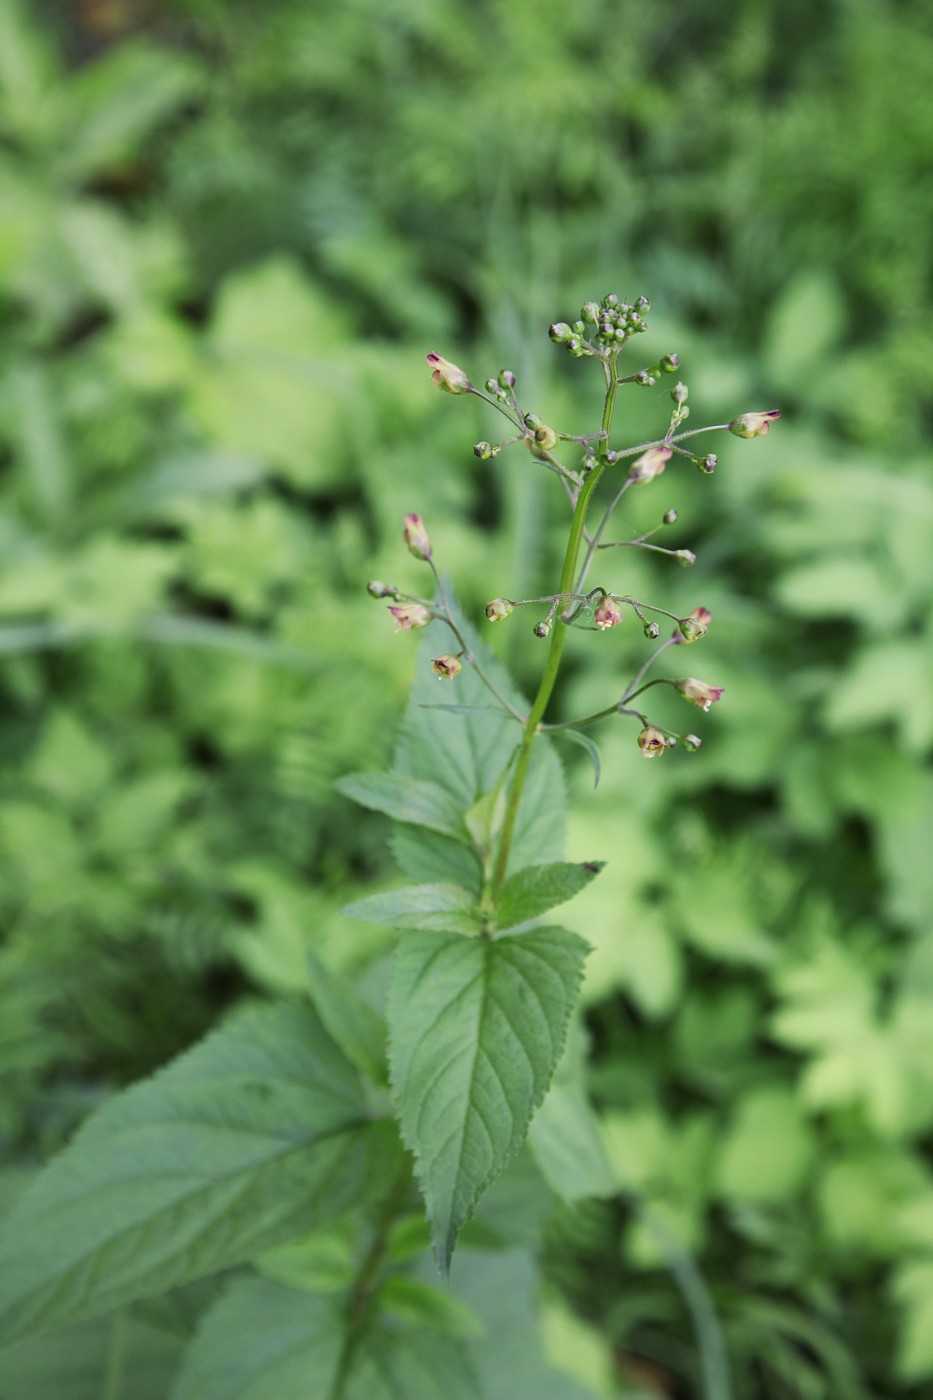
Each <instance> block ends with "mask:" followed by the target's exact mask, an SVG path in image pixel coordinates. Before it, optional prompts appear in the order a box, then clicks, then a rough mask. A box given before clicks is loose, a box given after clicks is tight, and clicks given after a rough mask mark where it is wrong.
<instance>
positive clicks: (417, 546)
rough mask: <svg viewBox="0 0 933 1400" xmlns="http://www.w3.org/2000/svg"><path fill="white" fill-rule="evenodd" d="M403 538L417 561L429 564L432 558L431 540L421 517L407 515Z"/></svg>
mask: <svg viewBox="0 0 933 1400" xmlns="http://www.w3.org/2000/svg"><path fill="white" fill-rule="evenodd" d="M402 538H403V539H404V541H405V543H406V544H407V545H408V548H409V550H410V552H411V553H412V554H413V555H414V556H415V558H416V559H423V560H424V561H425V562H427V561H428V560H429V559H430V558H431V540H430V537H429V535H428V532H427V530H426V529H425V528H424V521H423V520H422V519H421V516H420V515H406V516H405V528H404V530H403V531H402Z"/></svg>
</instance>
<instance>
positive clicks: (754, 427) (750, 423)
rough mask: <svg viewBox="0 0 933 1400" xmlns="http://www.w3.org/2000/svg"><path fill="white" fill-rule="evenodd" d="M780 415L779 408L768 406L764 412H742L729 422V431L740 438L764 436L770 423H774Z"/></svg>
mask: <svg viewBox="0 0 933 1400" xmlns="http://www.w3.org/2000/svg"><path fill="white" fill-rule="evenodd" d="M780 416H781V410H780V409H779V408H769V409H768V411H767V412H766V413H742V414H740V416H739V417H738V418H733V420H732V422H731V423H730V424H729V432H730V433H735V435H736V437H740V438H753V437H764V435H765V433H766V432H767V431H768V429H769V428H770V427H771V424H772V423H776V422H777V420H778V419H779V418H780Z"/></svg>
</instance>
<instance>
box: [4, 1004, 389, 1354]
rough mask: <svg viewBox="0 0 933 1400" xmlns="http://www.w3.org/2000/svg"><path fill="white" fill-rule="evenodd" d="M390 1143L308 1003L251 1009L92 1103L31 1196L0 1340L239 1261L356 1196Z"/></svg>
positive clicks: (18, 1235)
mask: <svg viewBox="0 0 933 1400" xmlns="http://www.w3.org/2000/svg"><path fill="white" fill-rule="evenodd" d="M392 1150H393V1148H392V1136H391V1130H390V1128H389V1125H388V1124H378V1123H372V1122H370V1121H368V1115H367V1110H366V1106H365V1103H364V1101H363V1098H362V1094H361V1089H360V1085H359V1081H358V1078H357V1075H356V1073H355V1071H354V1070H353V1067H352V1066H351V1065H350V1064H349V1062H348V1061H347V1060H346V1059H345V1057H344V1056H343V1055H342V1054H341V1053H340V1051H339V1050H338V1049H337V1047H336V1045H334V1043H333V1041H332V1040H331V1039H330V1037H329V1036H328V1035H327V1034H326V1033H325V1031H324V1029H323V1027H322V1026H321V1023H320V1021H319V1020H318V1018H317V1016H316V1015H315V1014H314V1013H313V1012H312V1011H311V1010H310V1009H308V1010H304V1009H301V1008H298V1007H286V1006H283V1007H276V1008H269V1009H265V1010H262V1011H260V1012H256V1013H252V1014H249V1015H246V1016H242V1017H239V1018H237V1019H236V1020H234V1021H232V1022H231V1023H229V1024H227V1025H225V1026H223V1027H221V1028H220V1030H218V1031H215V1032H214V1033H213V1034H212V1035H210V1036H208V1038H207V1039H206V1040H205V1041H203V1042H202V1043H201V1044H200V1045H198V1046H196V1047H195V1048H194V1049H193V1050H190V1051H189V1052H188V1053H187V1054H185V1055H182V1056H180V1057H179V1058H178V1059H177V1060H175V1061H174V1063H173V1064H171V1065H169V1066H168V1068H167V1069H165V1070H163V1071H162V1072H161V1073H159V1074H157V1075H156V1076H155V1077H154V1078H152V1079H150V1080H148V1081H146V1082H145V1083H143V1084H139V1085H136V1086H135V1087H134V1088H132V1089H128V1090H127V1091H126V1092H125V1093H123V1094H120V1095H118V1096H117V1097H116V1098H115V1099H113V1100H112V1101H111V1102H110V1103H108V1104H106V1105H105V1106H104V1107H103V1108H102V1109H100V1110H99V1112H97V1113H95V1114H93V1115H92V1116H91V1118H89V1119H88V1121H87V1123H86V1124H85V1126H84V1127H83V1128H82V1129H81V1131H80V1132H79V1133H78V1135H77V1137H76V1139H75V1141H74V1142H73V1143H72V1144H71V1146H70V1147H68V1148H67V1149H66V1150H65V1151H64V1152H63V1153H62V1154H61V1155H60V1156H59V1157H57V1158H56V1159H55V1160H54V1161H53V1162H52V1163H51V1164H50V1165H49V1166H48V1167H46V1168H45V1170H44V1171H43V1172H41V1173H40V1174H39V1176H38V1178H37V1179H36V1181H35V1183H34V1185H33V1186H32V1187H31V1188H29V1189H28V1190H27V1191H26V1192H25V1193H24V1194H23V1195H22V1196H21V1197H20V1198H19V1200H18V1201H17V1203H16V1205H15V1206H14V1208H13V1210H12V1211H11V1212H10V1214H9V1215H8V1216H7V1217H6V1218H5V1220H4V1222H3V1226H2V1230H0V1337H2V1340H3V1341H4V1342H6V1341H9V1340H13V1339H14V1338H15V1337H17V1336H20V1335H28V1334H30V1333H36V1332H40V1331H44V1330H46V1329H47V1328H49V1327H53V1326H56V1325H59V1324H62V1323H66V1322H71V1321H77V1320H80V1319H81V1318H84V1317H91V1316H94V1315H97V1314H100V1313H103V1312H106V1311H108V1310H110V1309H111V1308H114V1307H116V1306H117V1305H118V1304H121V1303H128V1302H132V1301H133V1300H134V1299H136V1298H144V1297H148V1296H150V1295H152V1294H154V1293H160V1292H163V1291H164V1290H165V1289H168V1288H171V1287H173V1286H175V1285H176V1284H179V1283H182V1282H185V1281H186V1280H189V1279H194V1278H198V1277H201V1276H202V1275H204V1274H207V1273H212V1272H214V1271H216V1270H218V1269H224V1268H229V1267H231V1266H232V1265H235V1264H239V1263H241V1262H243V1261H244V1260H246V1259H248V1258H250V1257H251V1256H252V1255H253V1254H255V1253H257V1252H259V1251H260V1250H263V1249H268V1248H270V1247H271V1246H273V1245H275V1244H278V1243H281V1242H282V1241H284V1240H286V1239H289V1238H291V1237H292V1236H294V1235H295V1234H297V1233H299V1232H301V1231H303V1230H306V1229H309V1228H310V1227H311V1226H312V1225H313V1224H314V1223H315V1222H316V1220H317V1219H319V1218H320V1217H321V1216H322V1215H324V1216H326V1217H328V1218H329V1217H332V1216H333V1215H335V1214H336V1213H338V1212H339V1211H341V1210H343V1209H345V1208H346V1207H347V1206H348V1205H349V1204H350V1203H351V1202H352V1201H353V1200H354V1199H356V1198H357V1197H358V1196H359V1194H360V1193H361V1192H366V1191H367V1190H368V1189H369V1188H370V1186H371V1184H372V1173H373V1171H374V1169H375V1168H376V1166H377V1165H378V1167H379V1170H380V1172H382V1173H384V1172H385V1170H386V1163H385V1159H386V1154H391V1153H392ZM380 1158H381V1160H379V1159H380Z"/></svg>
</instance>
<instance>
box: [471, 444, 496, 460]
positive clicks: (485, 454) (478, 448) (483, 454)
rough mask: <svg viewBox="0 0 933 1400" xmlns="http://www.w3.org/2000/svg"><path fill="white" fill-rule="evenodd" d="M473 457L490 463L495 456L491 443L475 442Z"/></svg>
mask: <svg viewBox="0 0 933 1400" xmlns="http://www.w3.org/2000/svg"><path fill="white" fill-rule="evenodd" d="M473 456H474V457H478V458H479V459H480V461H481V462H488V461H489V458H490V457H493V456H495V453H494V452H493V450H492V443H491V442H474V444H473Z"/></svg>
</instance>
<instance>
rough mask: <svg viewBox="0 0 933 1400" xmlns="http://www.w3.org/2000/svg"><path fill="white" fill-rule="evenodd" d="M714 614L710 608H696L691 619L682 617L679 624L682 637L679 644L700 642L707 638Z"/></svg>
mask: <svg viewBox="0 0 933 1400" xmlns="http://www.w3.org/2000/svg"><path fill="white" fill-rule="evenodd" d="M712 620H713V614H712V613H711V612H710V610H709V608H694V609H693V612H692V613H691V614H690V616H689V617H682V618H681V619H680V621H679V622H678V624H677V628H678V631H679V632H680V636H679V637H678V638H677V640H678V642H698V641H699V640H700V638H701V637H705V636H706V633H707V631H708V630H709V625H710V623H711V622H712Z"/></svg>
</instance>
